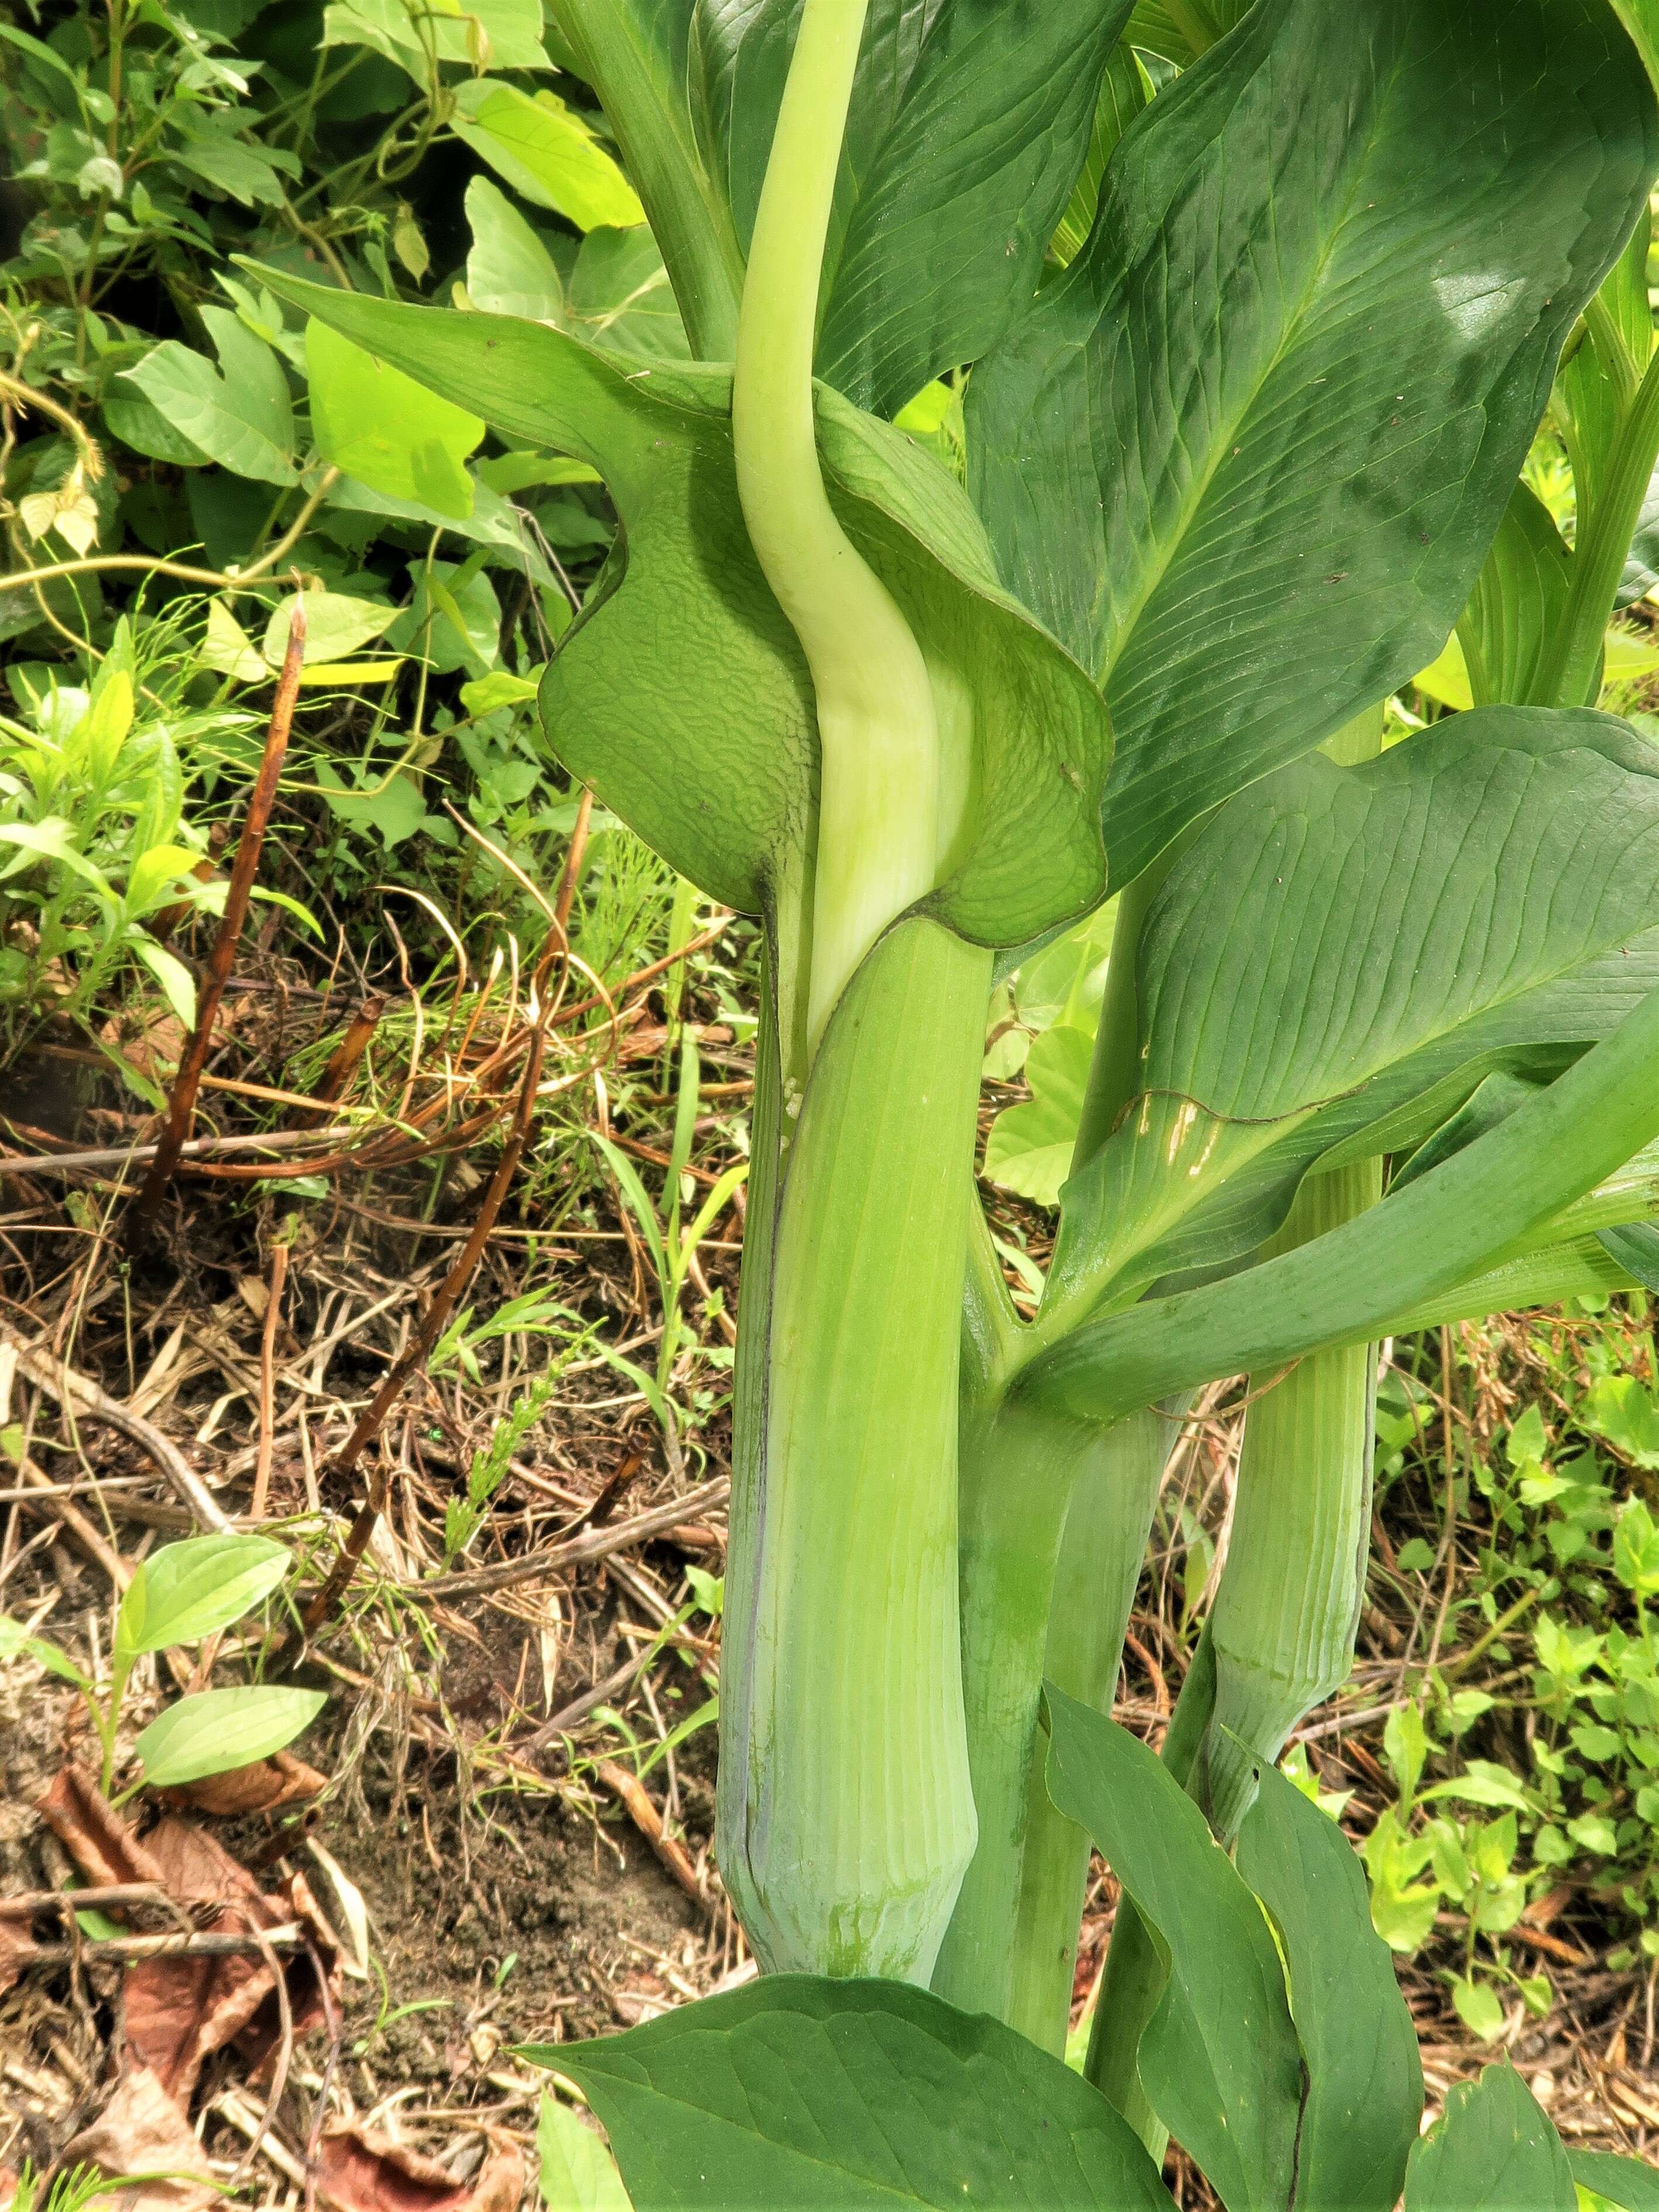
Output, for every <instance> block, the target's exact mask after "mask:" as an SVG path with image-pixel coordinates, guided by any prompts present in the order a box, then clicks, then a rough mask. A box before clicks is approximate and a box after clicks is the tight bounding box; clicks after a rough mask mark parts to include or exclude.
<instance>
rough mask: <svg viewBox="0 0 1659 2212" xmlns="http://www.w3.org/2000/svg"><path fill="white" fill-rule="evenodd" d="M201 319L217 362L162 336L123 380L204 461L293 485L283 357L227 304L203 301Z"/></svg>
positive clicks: (290, 415) (291, 429)
mask: <svg viewBox="0 0 1659 2212" xmlns="http://www.w3.org/2000/svg"><path fill="white" fill-rule="evenodd" d="M202 320H203V322H204V323H205V324H206V325H207V329H208V335H209V336H210V337H211V338H212V340H213V343H214V346H215V348H216V350H217V352H218V356H219V366H218V367H217V368H215V367H214V365H213V363H212V362H210V361H209V360H208V359H207V357H206V356H205V355H203V354H199V353H194V352H192V351H191V349H190V347H188V346H186V345H180V344H179V341H178V339H177V338H168V339H167V340H166V341H165V342H164V343H162V344H161V345H158V346H157V347H155V349H154V351H152V352H150V353H147V354H146V355H145V356H144V358H143V360H142V361H141V362H139V363H138V365H137V368H130V369H127V370H126V371H125V378H126V379H127V380H129V381H131V383H133V384H136V385H137V386H138V388H139V390H140V391H141V392H143V395H144V397H145V398H147V399H148V400H149V403H150V404H151V405H152V406H153V407H154V408H155V410H156V411H157V412H158V413H159V414H160V415H161V416H164V417H165V418H166V420H167V422H170V423H171V424H172V425H173V428H174V429H175V430H177V431H178V432H179V434H180V435H181V436H182V437H184V438H185V440H186V441H188V442H189V443H190V444H191V445H192V446H194V447H197V448H198V449H199V451H200V452H202V453H204V454H206V456H207V458H208V459H210V460H213V461H217V462H219V463H220V465H222V467H224V468H227V469H229V470H230V471H232V473H233V474H234V475H236V476H239V477H254V478H255V479H256V480H257V481H258V482H259V483H275V484H291V483H295V481H296V477H297V472H296V471H295V466H294V410H293V408H292V407H291V405H290V404H289V396H288V379H287V377H286V375H285V374H283V365H282V363H281V362H280V361H278V360H277V358H276V355H275V354H274V353H273V352H272V351H271V349H270V347H269V346H268V345H266V344H265V343H264V340H263V339H261V338H257V337H254V335H253V333H252V331H250V330H248V329H246V327H245V325H243V324H242V323H241V322H240V320H239V319H237V317H236V316H234V315H233V314H232V313H229V311H228V309H226V308H224V307H204V308H203V310H202Z"/></svg>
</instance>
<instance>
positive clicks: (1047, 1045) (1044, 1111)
mask: <svg viewBox="0 0 1659 2212" xmlns="http://www.w3.org/2000/svg"><path fill="white" fill-rule="evenodd" d="M1094 1048H1095V1041H1094V1036H1093V1034H1092V1032H1091V1031H1090V1030H1085V1029H1079V1028H1076V1027H1074V1026H1073V1024H1071V1023H1070V1022H1061V1023H1060V1024H1057V1025H1056V1026H1055V1027H1054V1028H1053V1029H1051V1030H1044V1031H1043V1033H1042V1036H1040V1037H1038V1038H1037V1039H1036V1042H1035V1043H1034V1044H1033V1045H1032V1047H1031V1048H1030V1052H1029V1053H1028V1054H1026V1056H1025V1079H1026V1081H1027V1082H1028V1083H1029V1084H1030V1086H1031V1096H1030V1098H1029V1099H1028V1100H1026V1101H1024V1103H1021V1104H1020V1105H1018V1106H1007V1107H1005V1108H1004V1109H1003V1110H1002V1112H1001V1113H1000V1114H999V1115H997V1118H996V1120H995V1121H994V1122H993V1123H992V1124H991V1133H990V1135H989V1136H988V1137H987V1139H986V1140H985V1176H986V1180H987V1182H994V1183H997V1184H1000V1187H1001V1188H1003V1189H1004V1190H1012V1191H1016V1192H1018V1194H1019V1195H1020V1197H1022V1198H1029V1199H1030V1200H1033V1201H1034V1203H1035V1204H1036V1205H1038V1206H1054V1205H1057V1204H1058V1203H1059V1200H1060V1185H1061V1184H1062V1183H1063V1182H1065V1180H1066V1176H1068V1175H1070V1173H1071V1172H1072V1154H1073V1151H1074V1150H1075V1149H1076V1146H1077V1132H1078V1123H1079V1121H1080V1119H1081V1118H1082V1114H1083V1099H1084V1093H1085V1091H1087V1089H1088V1085H1089V1064H1090V1061H1091V1059H1092V1058H1093V1056H1094Z"/></svg>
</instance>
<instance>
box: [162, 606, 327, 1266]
mask: <svg viewBox="0 0 1659 2212" xmlns="http://www.w3.org/2000/svg"><path fill="white" fill-rule="evenodd" d="M305 646H306V602H305V593H304V592H298V593H296V594H295V599H294V602H293V613H292V616H291V617H290V620H289V634H288V650H287V652H286V653H284V654H283V672H282V675H281V676H280V678H278V679H277V684H276V702H275V704H274V705H273V706H272V708H271V710H270V728H269V729H268V731H267V732H266V735H265V749H264V757H262V759H261V760H260V763H259V773H258V776H257V777H256V778H255V780H254V785H253V791H252V796H251V797H250V798H249V799H248V805H247V813H246V816H245V817H243V822H242V834H241V836H240V838H239V839H238V840H237V845H236V860H235V863H234V866H233V867H232V869H231V872H230V887H229V890H228V891H227V893H226V895H225V910H224V914H223V916H222V919H221V921H220V923H219V930H218V934H217V936H216V938H215V939H214V941H213V951H212V953H211V955H210V958H209V960H208V969H207V974H206V975H205V976H204V979H203V982H202V989H201V994H200V997H199V999H198V1000H197V1008H196V1027H195V1029H194V1030H193V1031H192V1033H191V1039H190V1042H189V1043H188V1045H186V1047H185V1053H184V1057H183V1058H182V1059H181V1060H180V1061H179V1073H178V1075H177V1077H176V1078H175V1079H174V1081H173V1096H172V1097H171V1099H170V1100H169V1102H168V1106H167V1127H166V1129H165V1131H164V1132H163V1133H162V1136H161V1143H160V1144H159V1146H157V1148H156V1153H155V1158H154V1160H152V1161H151V1163H150V1168H149V1174H148V1175H147V1176H145V1178H144V1183H143V1189H142V1190H141V1191H140V1192H139V1194H138V1199H137V1204H136V1205H135V1206H134V1207H133V1210H132V1215H131V1220H130V1222H129V1225H128V1241H129V1243H142V1242H143V1239H144V1238H145V1237H147V1236H148V1235H149V1231H150V1230H151V1228H152V1227H153V1226H154V1225H155V1215H156V1211H157V1209H158V1208H159V1206H161V1197H162V1194H163V1193H164V1192H165V1190H166V1189H167V1184H168V1182H170V1181H171V1180H172V1176H173V1169H174V1168H175V1167H176V1166H177V1165H178V1163H179V1152H180V1151H181V1150H182V1149H183V1147H184V1146H185V1142H186V1141H187V1140H188V1139H189V1136H190V1130H191V1120H192V1118H193V1116H194V1115H195V1111H196V1094H197V1091H199V1090H200V1088H201V1083H202V1070H203V1069H204V1067H205V1066H206V1065H207V1056H208V1051H209V1048H210V1045H211V1043H212V1042H213V1024H214V1022H215V1020H216V1018H217V1016H218V1012H219V1006H220V1002H221V1000H222V999H223V997H224V994H225V985H226V984H227V983H228V981H229V980H230V970H231V965H232V963H233V962H234V960H235V957H236V944H237V939H239V938H240V936H241V933H242V924H243V923H244V922H245V921H246V919H247V909H248V903H249V901H250V900H251V898H252V895H253V879H254V878H255V876H256V875H257V874H258V869H259V854H260V852H261V851H262V849H263V848H264V842H265V829H266V827H267V825H268V824H269V823H270V811H271V808H272V807H273V806H274V805H275V804H276V784H277V779H278V777H279V776H280V775H282V771H283V758H284V757H285V756H286V754H287V752H288V733H289V728H290V727H291V726H292V724H293V720H294V702H295V699H296V698H297V697H298V696H299V692H300V671H301V666H302V665H303V663H304V659H305Z"/></svg>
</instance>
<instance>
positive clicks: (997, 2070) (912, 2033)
mask: <svg viewBox="0 0 1659 2212" xmlns="http://www.w3.org/2000/svg"><path fill="white" fill-rule="evenodd" d="M1264 1932H1265V1931H1264ZM525 2055H526V2057H529V2058H530V2059H532V2061H533V2062H536V2063H540V2064H542V2065H545V2066H551V2067H556V2069H557V2070H558V2071H559V2072H560V2073H561V2074H567V2075H569V2076H570V2078H571V2079H572V2080H573V2081H575V2082H576V2083H577V2085H578V2086H579V2087H580V2089H581V2092H582V2093H583V2095H584V2096H585V2097H586V2099H587V2100H588V2102H589V2103H590V2104H591V2105H592V2107H593V2110H594V2111H595V2112H597V2113H598V2114H599V2118H600V2119H601V2120H602V2121H603V2122H604V2124H605V2131H606V2133H607V2134H608V2135H609V2136H610V2138H611V2148H612V2150H613V2151H614V2152H615V2154H616V2156H617V2164H618V2165H619V2166H621V2168H622V2173H623V2181H624V2182H625V2183H626V2184H627V2186H628V2191H629V2197H631V2199H632V2200H633V2203H634V2207H635V2212H862V2208H865V2207H868V2208H870V2212H875V2209H876V2208H878V2207H882V2206H890V2207H894V2208H896V2207H899V2206H902V2205H917V2206H921V2205H931V2206H937V2207H939V2209H940V2212H948V2208H954V2207H957V2206H964V2207H973V2206H981V2205H982V2206H993V2205H994V2206H999V2207H1007V2208H1010V2212H1012V2208H1014V2207H1017V2206H1029V2207H1030V2208H1031V2212H1085V2208H1088V2212H1141V2208H1145V2212H1170V2198H1169V2197H1168V2195H1167V2194H1166V2192H1165V2191H1164V2188H1163V2185H1161V2183H1160V2182H1159V2181H1158V2176H1157V2175H1156V2173H1155V2172H1153V2170H1152V2162H1151V2160H1149V2159H1148V2158H1147V2156H1146V2152H1145V2151H1144V2150H1143V2149H1142V2148H1141V2146H1140V2144H1139V2142H1138V2141H1137V2140H1136V2139H1135V2137H1134V2136H1133V2135H1132V2134H1131V2132H1130V2130H1129V2129H1128V2128H1127V2125H1126V2124H1125V2123H1124V2122H1123V2121H1122V2120H1121V2118H1119V2116H1118V2114H1117V2113H1116V2112H1114V2111H1113V2110H1112V2108H1111V2106H1109V2104H1108V2103H1107V2102H1106V2100H1105V2099H1104V2098H1103V2097H1101V2096H1099V2095H1097V2093H1096V2092H1095V2091H1094V2090H1092V2089H1091V2088H1090V2087H1088V2086H1087V2084H1086V2083H1085V2082H1083V2081H1079V2078H1078V2076H1077V2075H1075V2074H1073V2073H1072V2072H1070V2071H1069V2069H1067V2068H1066V2067H1065V2066H1062V2065H1061V2064H1060V2061H1059V2060H1058V2059H1055V2058H1051V2057H1048V2055H1047V2054H1046V2053H1045V2052H1042V2051H1038V2050H1037V2049H1036V2046H1035V2045H1032V2044H1030V2043H1027V2042H1026V2041H1025V2039H1024V2037H1022V2036H1018V2035H1016V2034H1015V2033H1013V2031H1012V2029H1011V2028H1007V2027H1003V2026H1002V2025H1001V2024H1000V2022H999V2021H994V2020H989V2019H984V2018H972V2019H970V2018H969V2017H968V2016H967V2015H964V2014H962V2013H959V2012H957V2011H956V2010H954V2009H953V2008H952V2007H951V2006H950V2005H947V2004H945V2002H943V2001H942V2000H941V1999H940V1998H939V1997H935V1996H930V1995H928V1993H927V1991H926V1990H918V1989H912V1988H910V1987H908V1985H907V1984H902V1983H896V1982H873V1981H819V1980H816V1979H813V1978H810V1977H808V1976H805V1975H799V1974H778V1975H773V1976H770V1977H769V1978H767V1979H766V1980H764V1981H761V1982H757V1983H756V1984H753V1985H752V1986H751V1987H750V1988H748V1989H745V1990H734V1991H733V1992H732V1994H731V1995H730V1996H721V1997H705V1998H704V1999H703V2000H702V2002H701V2003H699V2004H695V2005H690V2006H686V2007H684V2008H681V2009H679V2010H677V2011H674V2012H671V2013H668V2014H666V2015H665V2016H664V2017H663V2018H662V2019H660V2020H654V2021H649V2022H648V2023H647V2025H646V2026H645V2027H636V2028H632V2029H630V2030H629V2032H628V2033H627V2034H625V2035H616V2036H609V2037H607V2038H606V2039H605V2040H604V2041H603V2042H599V2043H579V2044H568V2043H562V2044H558V2045H546V2046H545V2047H542V2048H532V2050H531V2051H527V2052H526V2054H525Z"/></svg>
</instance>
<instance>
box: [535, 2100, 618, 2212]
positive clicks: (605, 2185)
mask: <svg viewBox="0 0 1659 2212" xmlns="http://www.w3.org/2000/svg"><path fill="white" fill-rule="evenodd" d="M536 2153H537V2160H538V2165H539V2167H540V2174H539V2179H540V2181H541V2188H542V2203H543V2204H544V2206H545V2207H546V2208H547V2212H632V2207H631V2206H630V2205H629V2201H628V2191H626V2190H625V2189H624V2188H623V2185H622V2176H621V2174H619V2173H618V2172H617V2161H616V2160H615V2159H613V2158H612V2157H611V2154H610V2152H609V2151H608V2150H607V2149H606V2148H605V2145H604V2144H603V2143H602V2142H600V2141H599V2137H598V2136H597V2135H595V2134H594V2132H593V2130H592V2128H590V2127H586V2126H584V2125H583V2124H582V2122H581V2121H580V2120H579V2119H578V2118H576V2115H575V2114H574V2112H572V2111H571V2110H570V2107H569V2106H568V2105H562V2104H560V2102H559V2101H558V2100H557V2098H556V2097H544V2098H543V2099H542V2112H541V2118H540V2121H539V2122H538V2125H537V2129H536Z"/></svg>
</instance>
